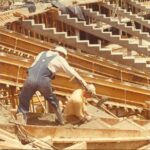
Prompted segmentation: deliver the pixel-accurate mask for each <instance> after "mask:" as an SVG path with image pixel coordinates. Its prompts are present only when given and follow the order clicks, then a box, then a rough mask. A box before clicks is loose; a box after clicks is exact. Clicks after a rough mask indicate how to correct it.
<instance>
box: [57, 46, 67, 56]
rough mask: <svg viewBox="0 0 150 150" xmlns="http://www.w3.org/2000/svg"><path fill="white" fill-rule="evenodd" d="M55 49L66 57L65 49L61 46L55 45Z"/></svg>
mask: <svg viewBox="0 0 150 150" xmlns="http://www.w3.org/2000/svg"><path fill="white" fill-rule="evenodd" d="M55 51H57V52H58V53H59V54H60V55H61V56H63V57H67V50H66V49H65V48H64V47H62V46H56V48H55Z"/></svg>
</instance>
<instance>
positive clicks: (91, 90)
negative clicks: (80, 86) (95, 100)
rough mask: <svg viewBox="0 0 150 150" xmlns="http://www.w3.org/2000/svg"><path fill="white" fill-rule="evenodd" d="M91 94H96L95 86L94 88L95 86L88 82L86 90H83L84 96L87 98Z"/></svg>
mask: <svg viewBox="0 0 150 150" xmlns="http://www.w3.org/2000/svg"><path fill="white" fill-rule="evenodd" d="M93 94H96V88H95V86H94V85H93V84H88V91H87V90H85V92H84V96H85V97H86V98H89V97H91V96H92V95H93Z"/></svg>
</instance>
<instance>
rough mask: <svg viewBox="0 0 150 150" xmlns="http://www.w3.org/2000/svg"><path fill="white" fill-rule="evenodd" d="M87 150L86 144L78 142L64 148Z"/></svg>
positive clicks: (68, 149)
mask: <svg viewBox="0 0 150 150" xmlns="http://www.w3.org/2000/svg"><path fill="white" fill-rule="evenodd" d="M75 149H76V150H87V144H86V142H79V143H76V144H74V145H72V146H70V147H67V148H65V149H64V150H75Z"/></svg>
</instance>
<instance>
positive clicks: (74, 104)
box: [64, 84, 96, 122]
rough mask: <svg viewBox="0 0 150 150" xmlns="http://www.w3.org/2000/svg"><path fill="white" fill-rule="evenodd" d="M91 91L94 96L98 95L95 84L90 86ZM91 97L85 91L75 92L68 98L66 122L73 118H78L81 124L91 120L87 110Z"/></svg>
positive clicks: (65, 114) (78, 90)
mask: <svg viewBox="0 0 150 150" xmlns="http://www.w3.org/2000/svg"><path fill="white" fill-rule="evenodd" d="M89 89H90V91H92V94H96V90H95V86H94V85H93V84H89ZM91 97H92V95H91V93H89V92H88V91H87V90H85V89H77V90H75V91H74V92H73V93H72V94H71V96H70V97H69V98H68V102H67V104H66V106H65V108H64V116H65V119H66V121H69V118H70V117H71V116H76V117H77V118H78V119H79V121H81V122H84V121H87V120H88V121H89V120H91V115H90V114H89V113H88V111H87V108H86V105H87V103H88V98H91Z"/></svg>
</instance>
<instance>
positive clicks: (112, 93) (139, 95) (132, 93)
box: [0, 56, 150, 107]
mask: <svg viewBox="0 0 150 150" xmlns="http://www.w3.org/2000/svg"><path fill="white" fill-rule="evenodd" d="M30 65H31V63H30V62H26V61H21V60H17V59H14V58H11V57H4V56H0V70H1V73H0V78H1V83H5V84H8V82H9V84H12V85H13V86H21V85H22V84H23V82H24V79H25V78H26V75H27V74H26V71H27V68H28V67H29V66H30ZM80 73H81V76H83V77H84V79H85V80H86V81H87V82H88V83H93V84H94V85H95V86H96V90H97V94H98V95H106V96H108V97H112V98H114V99H116V100H117V101H118V102H121V103H129V104H130V103H132V104H137V105H139V104H140V105H142V106H143V107H144V106H145V105H146V104H145V102H146V101H148V100H149V99H150V92H149V90H148V89H142V88H137V87H133V86H129V85H123V84H120V83H115V82H110V81H107V80H104V79H103V78H100V77H99V78H93V77H88V75H87V74H85V73H83V72H80ZM56 78H57V80H53V82H52V83H53V85H54V87H61V88H62V89H64V88H65V89H68V91H70V92H72V91H73V90H74V89H76V88H79V87H80V86H79V84H78V83H77V82H74V81H70V79H69V77H68V76H67V75H65V74H64V73H59V74H58V75H57V76H56ZM66 83H69V84H66Z"/></svg>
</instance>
